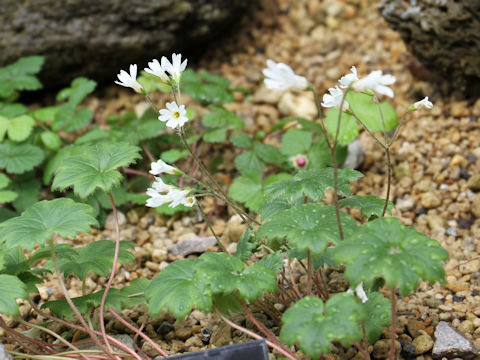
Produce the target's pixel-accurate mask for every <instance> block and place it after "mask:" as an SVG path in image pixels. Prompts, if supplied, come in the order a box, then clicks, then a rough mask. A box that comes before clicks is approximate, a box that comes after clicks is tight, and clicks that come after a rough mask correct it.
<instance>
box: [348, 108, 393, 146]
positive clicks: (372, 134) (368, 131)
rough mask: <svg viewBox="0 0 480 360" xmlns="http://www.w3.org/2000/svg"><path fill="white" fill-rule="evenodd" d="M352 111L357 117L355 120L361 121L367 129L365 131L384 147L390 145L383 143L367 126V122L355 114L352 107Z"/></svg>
mask: <svg viewBox="0 0 480 360" xmlns="http://www.w3.org/2000/svg"><path fill="white" fill-rule="evenodd" d="M350 113H351V114H352V116H353V117H354V118H355V120H357V121H358V122H359V123H360V125H362V127H363V128H364V129H365V131H366V132H367V133H368V135H370V137H372V138H373V139H374V140H375V141H376V142H377V144H378V145H379V146H380V147H381V148H382V149H385V148H386V147H387V146H388V145H385V144H384V143H382V142H381V141H380V140H379V139H378V138H377V137H376V136H375V134H374V133H373V132H372V131H371V130H370V129H369V128H368V127H367V125H365V123H364V122H363V121H362V120H361V119H360V118H359V117H358V116H357V114H355V112H354V111H353V110H352V109H350Z"/></svg>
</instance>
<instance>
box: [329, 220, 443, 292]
mask: <svg viewBox="0 0 480 360" xmlns="http://www.w3.org/2000/svg"><path fill="white" fill-rule="evenodd" d="M334 258H335V260H336V261H337V262H342V263H344V264H346V265H347V268H346V271H345V277H346V278H347V279H348V280H350V283H351V284H352V287H355V286H357V285H358V284H359V283H360V282H362V281H364V282H365V284H366V285H367V286H368V287H371V286H372V284H373V281H374V280H375V278H383V279H385V282H386V285H387V287H388V288H389V289H392V288H393V287H395V286H397V287H398V288H399V289H400V292H401V293H402V295H403V296H406V295H407V294H408V293H409V292H410V291H412V290H415V289H416V287H417V285H418V280H419V279H420V278H421V279H423V280H425V281H430V282H431V283H433V282H435V281H444V278H445V270H444V267H443V263H442V260H446V259H448V253H447V252H446V251H445V249H443V248H442V247H441V245H440V244H439V243H438V242H437V241H435V240H432V239H430V238H428V237H427V236H426V235H425V234H422V233H420V232H418V231H417V230H415V229H414V228H413V227H407V226H405V225H403V224H402V223H400V220H398V219H397V218H379V219H375V220H373V221H370V222H368V223H366V224H364V225H362V226H361V227H358V228H357V231H356V232H355V233H351V234H349V235H348V236H346V237H345V240H344V241H342V242H341V243H340V244H339V245H338V246H337V248H336V249H335V251H334Z"/></svg>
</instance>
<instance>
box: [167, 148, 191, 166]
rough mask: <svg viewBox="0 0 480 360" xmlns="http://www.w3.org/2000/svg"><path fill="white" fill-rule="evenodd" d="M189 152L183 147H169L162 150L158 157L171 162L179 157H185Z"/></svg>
mask: <svg viewBox="0 0 480 360" xmlns="http://www.w3.org/2000/svg"><path fill="white" fill-rule="evenodd" d="M189 154H190V153H189V152H188V150H184V149H170V150H167V151H164V152H162V155H160V159H162V160H163V161H165V162H167V163H169V164H173V163H174V162H176V161H178V160H180V159H186V158H187V157H188V155H189Z"/></svg>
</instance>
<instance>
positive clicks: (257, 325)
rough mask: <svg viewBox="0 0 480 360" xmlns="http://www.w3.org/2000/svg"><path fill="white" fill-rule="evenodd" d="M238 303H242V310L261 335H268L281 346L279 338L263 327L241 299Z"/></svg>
mask: <svg viewBox="0 0 480 360" xmlns="http://www.w3.org/2000/svg"><path fill="white" fill-rule="evenodd" d="M240 304H241V305H242V308H243V311H245V314H247V316H248V318H249V319H250V320H251V321H252V322H253V324H254V325H255V326H256V327H257V329H258V330H260V332H261V333H262V334H263V335H265V336H266V337H268V338H269V339H270V340H272V341H273V342H274V343H275V344H277V345H278V346H282V347H283V344H282V343H281V342H280V340H278V339H277V337H276V336H275V335H273V334H272V333H271V332H270V331H269V330H268V329H267V328H266V327H264V326H263V325H262V324H260V322H258V320H257V319H255V316H253V315H252V313H251V312H250V310H248V307H247V305H246V304H245V303H244V302H243V301H240Z"/></svg>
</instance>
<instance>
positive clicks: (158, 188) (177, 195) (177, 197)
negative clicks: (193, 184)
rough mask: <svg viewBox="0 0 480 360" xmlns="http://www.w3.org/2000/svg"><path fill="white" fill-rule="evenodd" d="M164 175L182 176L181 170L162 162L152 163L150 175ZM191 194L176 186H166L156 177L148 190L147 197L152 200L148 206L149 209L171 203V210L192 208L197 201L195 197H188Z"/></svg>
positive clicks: (187, 190) (148, 200) (148, 201)
mask: <svg viewBox="0 0 480 360" xmlns="http://www.w3.org/2000/svg"><path fill="white" fill-rule="evenodd" d="M163 173H166V174H172V175H180V174H182V172H181V171H180V170H179V169H177V168H176V167H173V166H171V165H168V164H167V163H165V162H164V161H162V160H158V161H157V162H152V165H151V170H150V174H153V175H161V174H163ZM190 193H191V190H190V189H180V188H178V187H176V186H173V185H168V184H165V183H164V182H163V180H162V179H161V178H159V177H155V182H154V183H153V184H152V187H151V188H148V189H147V195H148V196H150V199H147V203H146V205H147V206H148V207H158V206H162V205H164V204H168V203H170V204H169V205H168V207H171V208H174V207H176V206H178V205H184V206H187V207H192V206H193V205H195V203H196V200H195V197H194V196H188V195H189V194H190Z"/></svg>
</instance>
